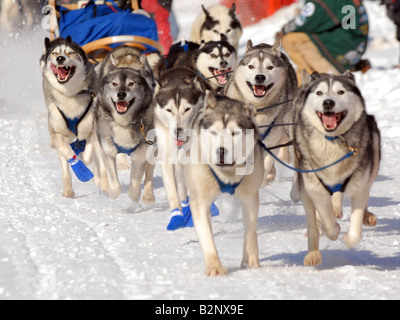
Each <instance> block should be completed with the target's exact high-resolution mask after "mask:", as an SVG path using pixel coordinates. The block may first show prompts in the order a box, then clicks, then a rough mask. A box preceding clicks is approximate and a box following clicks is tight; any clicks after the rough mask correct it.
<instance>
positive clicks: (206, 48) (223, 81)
mask: <svg viewBox="0 0 400 320" xmlns="http://www.w3.org/2000/svg"><path fill="white" fill-rule="evenodd" d="M220 37H221V40H220V41H211V42H207V43H205V44H203V45H202V46H201V47H200V49H199V56H198V58H197V62H196V66H197V69H198V70H199V72H200V73H201V74H202V75H203V76H204V77H205V78H210V77H214V78H211V79H209V80H208V81H209V83H210V84H211V85H212V87H213V88H214V89H217V88H218V87H225V86H226V85H227V84H228V80H229V78H230V73H229V72H232V71H233V70H234V69H235V68H236V64H237V57H236V50H235V48H234V47H232V46H231V45H230V44H229V43H228V42H227V41H226V40H227V39H226V37H225V36H220Z"/></svg>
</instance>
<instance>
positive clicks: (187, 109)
mask: <svg viewBox="0 0 400 320" xmlns="http://www.w3.org/2000/svg"><path fill="white" fill-rule="evenodd" d="M190 110H192V108H186V109H185V111H184V113H186V112H189V111H190Z"/></svg>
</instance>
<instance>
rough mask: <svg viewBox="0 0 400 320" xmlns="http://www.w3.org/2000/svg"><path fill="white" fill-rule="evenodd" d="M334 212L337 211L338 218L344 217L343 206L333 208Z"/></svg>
mask: <svg viewBox="0 0 400 320" xmlns="http://www.w3.org/2000/svg"><path fill="white" fill-rule="evenodd" d="M333 212H334V213H335V217H336V219H339V220H342V219H343V209H342V208H333Z"/></svg>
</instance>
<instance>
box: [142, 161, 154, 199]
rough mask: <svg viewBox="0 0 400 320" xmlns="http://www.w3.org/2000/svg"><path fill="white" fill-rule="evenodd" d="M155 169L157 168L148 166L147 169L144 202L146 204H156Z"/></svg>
mask: <svg viewBox="0 0 400 320" xmlns="http://www.w3.org/2000/svg"><path fill="white" fill-rule="evenodd" d="M154 169H155V166H154V165H152V164H147V165H146V169H145V180H144V189H143V197H142V201H143V203H145V204H154V203H155V202H156V198H155V197H154V179H153V177H154Z"/></svg>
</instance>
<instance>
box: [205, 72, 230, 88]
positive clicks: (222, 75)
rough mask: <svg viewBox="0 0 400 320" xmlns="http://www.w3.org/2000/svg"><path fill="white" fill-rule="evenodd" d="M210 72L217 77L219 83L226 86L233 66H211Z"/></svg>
mask: <svg viewBox="0 0 400 320" xmlns="http://www.w3.org/2000/svg"><path fill="white" fill-rule="evenodd" d="M210 72H211V73H212V74H213V75H214V77H215V78H216V79H217V81H218V84H219V85H220V86H224V85H226V84H227V83H228V80H229V76H230V72H232V68H228V69H215V68H210Z"/></svg>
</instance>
